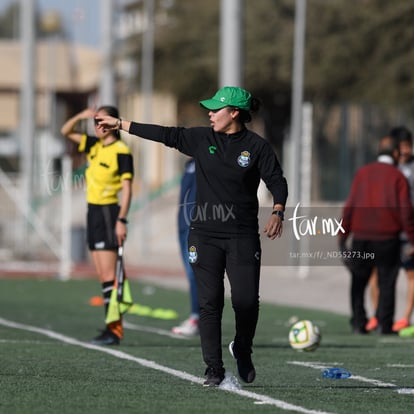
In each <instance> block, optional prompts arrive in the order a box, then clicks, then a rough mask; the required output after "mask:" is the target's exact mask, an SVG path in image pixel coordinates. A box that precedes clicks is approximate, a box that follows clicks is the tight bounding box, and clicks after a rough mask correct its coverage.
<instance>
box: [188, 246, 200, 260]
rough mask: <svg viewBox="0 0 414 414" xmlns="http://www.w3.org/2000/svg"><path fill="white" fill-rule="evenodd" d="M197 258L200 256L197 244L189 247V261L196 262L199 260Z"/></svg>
mask: <svg viewBox="0 0 414 414" xmlns="http://www.w3.org/2000/svg"><path fill="white" fill-rule="evenodd" d="M197 258H198V254H197V249H196V247H195V246H191V247H190V248H189V249H188V261H189V262H190V263H195V262H196V261H197Z"/></svg>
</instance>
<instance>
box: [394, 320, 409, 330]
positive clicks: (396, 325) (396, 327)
mask: <svg viewBox="0 0 414 414" xmlns="http://www.w3.org/2000/svg"><path fill="white" fill-rule="evenodd" d="M409 326H410V322H408V321H407V319H405V318H403V319H400V320H399V321H396V322H394V325H392V330H393V331H394V332H398V331H400V330H401V329H404V328H408V327H409Z"/></svg>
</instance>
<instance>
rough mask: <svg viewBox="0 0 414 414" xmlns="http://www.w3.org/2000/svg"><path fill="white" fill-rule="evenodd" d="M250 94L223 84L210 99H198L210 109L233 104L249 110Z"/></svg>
mask: <svg viewBox="0 0 414 414" xmlns="http://www.w3.org/2000/svg"><path fill="white" fill-rule="evenodd" d="M251 100H252V95H251V94H250V92H247V91H246V90H245V89H242V88H239V87H237V86H224V87H223V88H221V89H219V90H218V91H217V92H216V94H215V95H214V96H213V97H212V98H211V99H205V100H204V101H200V105H201V106H203V107H204V108H206V109H208V110H210V111H217V110H218V109H221V108H224V107H226V106H234V107H236V108H240V109H243V110H245V111H249V110H250V103H251Z"/></svg>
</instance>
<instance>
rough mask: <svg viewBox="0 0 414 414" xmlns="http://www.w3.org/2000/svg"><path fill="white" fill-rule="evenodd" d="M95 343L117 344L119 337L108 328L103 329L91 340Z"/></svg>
mask: <svg viewBox="0 0 414 414" xmlns="http://www.w3.org/2000/svg"><path fill="white" fill-rule="evenodd" d="M91 342H92V343H93V344H95V345H119V343H120V339H119V337H118V336H117V335H115V334H114V333H113V332H111V331H110V330H109V329H104V330H103V331H102V332H101V334H100V335H98V336H96V337H95V338H93V339H92V340H91Z"/></svg>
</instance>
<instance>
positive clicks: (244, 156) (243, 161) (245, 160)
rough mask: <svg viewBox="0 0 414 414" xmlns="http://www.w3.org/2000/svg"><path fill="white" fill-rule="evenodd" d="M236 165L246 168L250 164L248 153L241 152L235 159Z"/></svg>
mask: <svg viewBox="0 0 414 414" xmlns="http://www.w3.org/2000/svg"><path fill="white" fill-rule="evenodd" d="M237 163H238V164H239V165H240V167H247V166H248V165H249V164H250V152H249V151H243V152H242V153H241V154H240V155H239V157H238V158H237Z"/></svg>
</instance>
